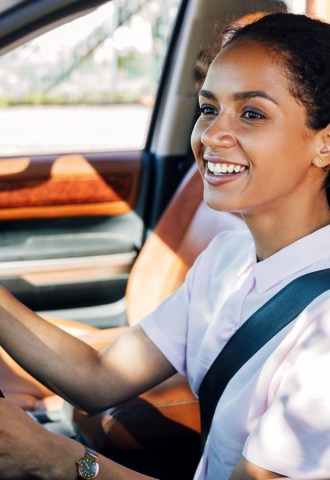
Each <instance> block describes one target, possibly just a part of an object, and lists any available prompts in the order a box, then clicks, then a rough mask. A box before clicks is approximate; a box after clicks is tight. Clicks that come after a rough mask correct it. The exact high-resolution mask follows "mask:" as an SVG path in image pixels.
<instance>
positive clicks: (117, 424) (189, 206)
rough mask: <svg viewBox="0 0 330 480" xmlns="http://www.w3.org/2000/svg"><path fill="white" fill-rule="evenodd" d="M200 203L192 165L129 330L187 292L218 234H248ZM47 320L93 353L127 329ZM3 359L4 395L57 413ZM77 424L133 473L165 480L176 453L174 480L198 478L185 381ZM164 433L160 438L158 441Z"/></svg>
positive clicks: (157, 235) (137, 268) (148, 248)
mask: <svg viewBox="0 0 330 480" xmlns="http://www.w3.org/2000/svg"><path fill="white" fill-rule="evenodd" d="M202 198H203V186H202V180H201V178H200V174H199V172H198V171H197V168H196V166H195V165H193V166H192V167H191V168H190V170H189V171H188V173H187V174H186V176H185V177H184V179H183V181H182V183H181V184H180V186H179V188H178V190H177V192H176V193H175V195H174V197H173V199H172V200H171V202H170V204H169V205H168V207H167V209H166V210H165V212H164V213H163V215H162V217H161V219H160V221H159V223H158V225H157V226H156V228H155V229H154V231H153V232H152V233H151V234H150V235H149V237H148V239H147V241H146V242H145V245H144V246H143V248H142V250H141V252H140V254H139V256H138V259H137V261H136V262H135V264H134V266H133V269H132V271H131V274H130V278H129V282H128V285H127V292H126V300H127V318H128V322H129V325H133V324H136V323H137V322H139V321H140V320H141V319H142V318H143V317H144V316H145V315H146V314H148V313H150V312H151V311H152V310H154V309H155V308H156V307H157V305H159V303H160V302H161V301H162V300H163V299H164V298H165V297H166V296H168V295H169V294H170V293H172V292H173V291H174V290H175V289H176V288H178V287H179V286H180V285H181V283H182V282H183V280H184V278H185V275H186V273H187V271H188V269H189V268H190V267H191V265H192V264H193V262H194V260H195V259H196V257H197V256H198V255H199V254H200V252H201V251H202V250H203V249H204V248H205V247H206V246H207V245H208V243H209V242H210V241H211V240H212V239H213V238H214V236H215V235H217V234H218V233H219V232H221V231H224V230H228V229H233V228H244V224H243V222H242V220H241V218H240V217H238V216H235V215H232V214H229V213H224V212H216V211H214V210H211V209H210V208H208V207H207V206H206V205H205V204H204V203H203V201H202ZM49 320H50V321H54V322H55V323H57V324H58V325H59V326H61V327H62V328H65V329H66V330H69V331H70V332H71V333H73V334H75V335H77V336H79V337H80V338H82V339H83V340H84V341H86V342H87V343H89V344H91V345H93V346H94V347H95V348H101V347H103V346H105V345H106V344H108V343H109V342H110V341H112V340H113V339H114V338H115V337H116V336H117V335H118V334H120V333H121V332H122V330H123V329H125V328H126V327H124V328H119V329H118V328H115V329H106V330H98V329H95V328H93V327H88V326H86V325H81V324H77V323H75V322H66V321H61V320H58V319H49ZM1 356H2V359H3V360H4V361H3V362H2V364H0V378H2V379H3V378H4V379H5V382H4V383H3V384H2V387H3V390H4V391H5V393H6V394H7V395H8V396H9V397H10V396H11V397H12V398H13V399H15V401H17V402H18V403H20V404H21V405H23V406H24V407H25V408H26V407H27V408H32V409H33V408H48V406H49V408H52V404H53V402H54V398H56V396H54V395H53V394H52V393H51V392H49V391H48V390H47V389H45V388H44V387H43V386H42V385H40V384H39V383H38V382H36V381H35V380H34V379H32V378H31V377H30V376H29V375H28V374H27V373H26V372H24V371H23V370H22V369H20V368H19V367H17V366H16V365H15V364H14V362H13V361H12V360H11V359H9V358H8V356H7V355H6V354H5V353H4V352H2V353H1ZM3 371H5V373H6V375H5V376H3ZM14 377H15V381H14V380H13V378H14ZM17 385H20V386H19V387H17ZM75 421H76V425H77V428H78V431H80V433H81V434H82V436H83V438H84V439H85V441H86V442H88V443H89V444H90V445H91V446H93V447H94V448H95V449H97V450H98V451H100V452H101V453H104V454H106V455H108V456H110V457H112V458H114V459H116V460H118V461H119V462H121V463H125V464H126V465H127V466H129V467H131V468H135V469H137V470H140V471H142V472H144V473H146V474H150V475H154V476H157V475H160V474H161V475H162V478H165V477H166V473H164V464H166V462H167V460H166V459H168V455H171V458H172V460H173V461H175V452H176V451H177V454H178V459H177V460H178V461H179V460H180V462H181V464H182V465H184V468H183V469H182V471H181V470H180V468H178V467H176V474H175V475H174V473H173V468H172V467H173V464H172V467H171V466H170V463H168V462H167V463H168V466H169V469H170V470H171V471H169V472H168V478H171V479H172V480H173V479H174V478H180V479H181V480H182V479H184V478H192V476H193V470H194V468H195V466H196V465H195V463H194V462H190V464H191V465H190V467H189V465H188V463H189V462H187V459H188V460H189V459H191V458H192V457H193V456H194V453H195V454H196V455H197V457H198V451H199V406H198V400H197V399H196V397H195V396H194V395H193V394H192V392H191V391H190V388H189V386H188V384H187V382H186V380H185V379H184V378H182V377H180V376H179V375H175V376H174V377H173V378H171V379H169V380H167V381H166V382H163V383H162V384H161V385H159V386H157V387H155V388H153V389H151V390H149V391H148V392H146V393H145V394H143V395H141V396H140V397H138V398H136V399H134V400H131V401H129V402H127V403H125V404H123V405H119V406H117V407H114V408H112V409H110V410H109V411H107V412H105V413H103V414H101V415H97V416H93V417H88V416H85V415H83V414H81V413H80V412H78V411H75ZM158 432H161V433H160V434H159V435H157V433H158ZM155 436H156V437H157V439H156V440H155ZM173 437H174V439H175V440H173ZM156 451H157V454H156V453H155V452H156ZM162 455H164V458H163V457H162ZM196 455H195V456H196ZM185 457H186V458H185ZM197 457H196V458H197ZM162 460H163V461H162ZM160 463H161V464H162V466H161V471H158V467H159V465H160ZM146 465H147V466H146Z"/></svg>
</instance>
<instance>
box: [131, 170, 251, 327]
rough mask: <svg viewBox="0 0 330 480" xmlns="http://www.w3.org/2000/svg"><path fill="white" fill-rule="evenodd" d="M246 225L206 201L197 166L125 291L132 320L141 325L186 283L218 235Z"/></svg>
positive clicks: (151, 237)
mask: <svg viewBox="0 0 330 480" xmlns="http://www.w3.org/2000/svg"><path fill="white" fill-rule="evenodd" d="M243 225H244V224H243V222H242V220H241V218H240V217H238V216H236V215H233V214H230V213H224V212H221V213H220V212H217V211H215V210H212V209H210V208H209V207H207V206H206V205H205V203H204V202H203V182H202V178H201V176H200V173H199V171H198V170H197V167H196V165H195V164H194V165H193V166H192V167H191V168H190V170H189V172H188V173H187V174H186V176H185V178H184V180H183V182H182V183H181V185H180V186H179V188H178V190H177V192H176V193H175V195H174V197H173V199H172V200H171V202H170V204H169V205H168V207H167V209H166V210H165V212H164V213H163V215H162V217H161V219H160V221H159V223H158V225H157V226H156V228H155V230H154V231H153V232H152V233H151V234H150V235H149V237H148V239H147V241H146V243H145V245H144V247H143V249H142V250H141V252H140V254H139V256H138V258H137V260H136V263H135V265H134V266H133V269H132V272H131V275H130V279H129V282H128V286H127V294H126V299H127V316H128V322H129V324H130V325H133V324H136V323H138V322H139V321H140V320H141V319H142V318H143V317H144V316H145V315H147V314H148V313H150V312H151V311H152V310H154V309H155V308H156V307H157V306H158V305H159V304H160V303H161V301H162V300H163V299H164V298H165V297H167V296H168V295H169V294H170V293H172V292H173V291H174V290H175V289H177V288H178V287H179V286H180V285H181V283H182V282H183V280H184V278H185V276H186V273H187V271H188V269H189V268H190V267H191V266H192V264H193V263H194V261H195V259H196V257H197V256H198V255H199V254H200V253H201V252H202V250H204V249H205V248H206V246H207V245H208V244H209V242H210V241H211V240H212V239H213V238H214V237H215V235H217V234H218V233H219V232H221V231H224V230H230V229H233V228H241V227H243Z"/></svg>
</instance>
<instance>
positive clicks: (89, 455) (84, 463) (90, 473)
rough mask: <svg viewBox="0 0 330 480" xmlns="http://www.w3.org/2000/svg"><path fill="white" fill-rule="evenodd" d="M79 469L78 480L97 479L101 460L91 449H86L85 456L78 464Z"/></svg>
mask: <svg viewBox="0 0 330 480" xmlns="http://www.w3.org/2000/svg"><path fill="white" fill-rule="evenodd" d="M76 464H77V469H78V477H77V480H78V479H80V478H83V479H84V480H88V479H92V478H96V477H97V475H98V473H99V469H100V466H99V459H98V456H97V454H96V452H94V450H91V449H90V448H86V452H85V456H84V457H83V458H81V459H80V460H78V461H77V462H76Z"/></svg>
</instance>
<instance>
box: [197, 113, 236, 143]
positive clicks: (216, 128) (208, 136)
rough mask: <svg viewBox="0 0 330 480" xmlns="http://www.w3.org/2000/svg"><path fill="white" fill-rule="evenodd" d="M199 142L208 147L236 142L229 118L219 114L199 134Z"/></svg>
mask: <svg viewBox="0 0 330 480" xmlns="http://www.w3.org/2000/svg"><path fill="white" fill-rule="evenodd" d="M201 142H202V143H203V144H204V145H205V146H208V147H217V146H218V147H219V146H222V147H231V146H233V145H234V144H235V143H236V139H235V135H234V132H233V128H232V126H231V125H230V122H229V119H228V118H226V117H225V116H224V115H222V114H220V115H218V116H217V117H216V119H215V120H214V121H213V122H212V123H211V124H210V125H208V126H207V127H206V129H205V130H204V131H203V133H202V135H201Z"/></svg>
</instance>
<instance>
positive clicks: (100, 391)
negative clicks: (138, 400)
mask: <svg viewBox="0 0 330 480" xmlns="http://www.w3.org/2000/svg"><path fill="white" fill-rule="evenodd" d="M0 342H1V346H2V347H3V348H4V349H5V350H6V351H7V352H8V353H9V355H11V356H12V357H13V358H14V360H16V361H17V362H18V363H19V364H20V365H21V366H22V367H23V368H24V369H25V370H27V371H28V372H29V373H30V374H31V375H32V376H34V377H35V378H36V379H37V380H39V381H40V382H41V383H43V384H45V385H46V386H48V387H49V388H50V389H51V390H53V391H54V392H56V393H58V394H59V395H61V396H62V397H63V398H65V399H66V400H68V401H69V402H71V403H72V404H74V405H76V406H78V407H79V408H81V409H83V410H85V411H87V412H89V413H96V412H98V411H102V410H104V409H105V408H107V407H110V406H112V405H116V404H118V403H120V402H123V401H125V400H127V399H129V398H132V397H134V396H135V395H137V394H139V393H141V392H143V391H145V390H147V389H148V388H151V387H152V386H154V385H156V384H158V383H160V382H161V381H163V380H165V379H166V378H168V377H170V376H171V375H173V374H174V373H175V371H174V368H173V367H172V365H171V364H170V363H169V362H168V360H167V359H166V358H165V357H164V355H163V354H162V353H161V352H160V351H159V350H158V348H157V347H156V346H155V345H154V344H153V342H152V341H151V340H150V339H149V338H148V337H147V335H146V334H145V333H144V331H143V330H142V329H141V328H140V327H139V326H135V327H132V328H130V329H128V330H127V332H126V333H124V334H123V335H122V336H121V337H119V338H118V339H117V340H115V341H114V342H113V343H112V344H111V345H109V346H108V347H107V348H105V349H104V350H102V351H100V352H98V351H96V350H95V349H93V348H92V347H90V346H88V345H87V344H85V343H84V342H83V341H81V340H79V339H77V338H75V337H73V336H71V335H70V334H68V333H66V332H64V331H63V330H61V329H60V328H57V327H56V326H54V325H52V324H50V323H49V322H47V321H46V320H44V319H42V318H40V317H39V316H38V315H36V314H35V313H33V312H32V311H30V310H29V309H28V308H26V307H25V306H24V305H22V304H21V303H20V302H18V301H17V300H16V299H15V298H14V297H13V296H12V295H11V294H10V293H9V292H8V291H6V290H5V289H3V288H0Z"/></svg>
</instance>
